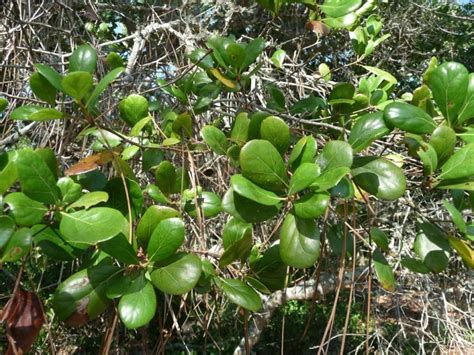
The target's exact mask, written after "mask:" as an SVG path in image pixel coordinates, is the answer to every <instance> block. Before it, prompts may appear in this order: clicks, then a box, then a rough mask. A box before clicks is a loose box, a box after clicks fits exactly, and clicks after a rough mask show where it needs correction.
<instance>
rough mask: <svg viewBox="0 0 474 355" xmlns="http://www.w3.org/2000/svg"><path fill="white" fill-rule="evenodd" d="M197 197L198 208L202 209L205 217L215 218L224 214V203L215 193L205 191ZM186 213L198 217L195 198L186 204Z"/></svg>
mask: <svg viewBox="0 0 474 355" xmlns="http://www.w3.org/2000/svg"><path fill="white" fill-rule="evenodd" d="M196 197H197V203H198V206H199V207H200V208H201V210H202V212H203V214H204V217H215V216H217V215H218V214H219V213H221V212H222V201H221V199H220V197H219V196H217V195H216V194H215V193H213V192H209V191H203V192H201V193H200V194H198V196H196ZM185 211H186V212H187V213H188V214H189V215H190V216H191V217H197V210H196V203H195V200H194V198H193V199H192V200H189V201H187V202H186V204H185Z"/></svg>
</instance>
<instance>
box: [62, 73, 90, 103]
mask: <svg viewBox="0 0 474 355" xmlns="http://www.w3.org/2000/svg"><path fill="white" fill-rule="evenodd" d="M61 86H62V88H63V91H64V92H65V93H66V94H68V95H69V96H72V97H73V98H74V99H76V100H77V101H80V100H82V98H84V97H85V96H86V95H87V94H88V93H89V92H90V91H91V90H92V86H93V81H92V75H91V74H90V73H88V72H85V71H77V72H72V73H69V74H68V75H66V76H65V77H64V78H63V79H62V81H61Z"/></svg>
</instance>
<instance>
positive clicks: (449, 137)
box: [430, 126, 456, 164]
mask: <svg viewBox="0 0 474 355" xmlns="http://www.w3.org/2000/svg"><path fill="white" fill-rule="evenodd" d="M430 144H431V146H432V147H433V148H434V150H435V151H436V154H437V156H438V162H439V163H440V164H443V163H444V162H445V161H446V160H447V159H448V158H449V157H450V156H451V155H452V154H453V153H454V147H455V145H456V132H454V130H453V129H452V128H451V127H448V126H438V127H437V128H436V129H435V130H434V131H433V134H432V135H431V138H430Z"/></svg>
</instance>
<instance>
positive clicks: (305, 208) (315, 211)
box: [293, 192, 330, 219]
mask: <svg viewBox="0 0 474 355" xmlns="http://www.w3.org/2000/svg"><path fill="white" fill-rule="evenodd" d="M329 198H330V196H329V194H328V193H326V192H322V193H309V194H307V195H305V196H303V197H302V198H300V199H299V200H296V201H295V203H294V204H293V208H294V210H295V215H296V216H297V217H299V218H305V219H309V218H318V217H319V216H322V215H323V214H324V212H326V209H327V208H328V206H329Z"/></svg>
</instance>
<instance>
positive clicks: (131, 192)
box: [103, 177, 143, 218]
mask: <svg viewBox="0 0 474 355" xmlns="http://www.w3.org/2000/svg"><path fill="white" fill-rule="evenodd" d="M125 183H126V185H127V192H128V198H129V200H130V208H131V212H132V216H131V217H132V218H135V217H136V216H138V215H139V214H140V212H141V209H142V206H143V193H142V190H141V188H140V185H139V184H138V183H137V182H136V181H133V180H131V179H128V178H125ZM103 190H104V191H103V192H105V193H107V194H108V195H109V199H108V200H107V202H106V203H105V205H106V206H108V207H111V208H113V209H116V210H119V211H120V212H122V214H123V215H124V216H128V214H129V210H128V203H127V194H126V191H125V187H124V181H123V180H122V178H121V177H115V178H113V179H111V180H109V181H108V182H107V185H105V187H104V189H103Z"/></svg>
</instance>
